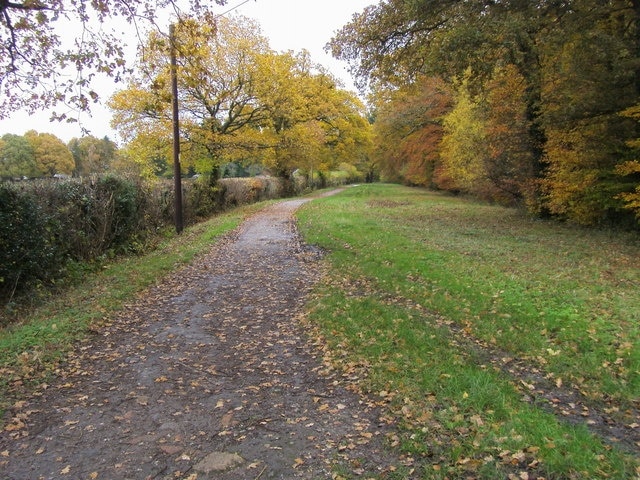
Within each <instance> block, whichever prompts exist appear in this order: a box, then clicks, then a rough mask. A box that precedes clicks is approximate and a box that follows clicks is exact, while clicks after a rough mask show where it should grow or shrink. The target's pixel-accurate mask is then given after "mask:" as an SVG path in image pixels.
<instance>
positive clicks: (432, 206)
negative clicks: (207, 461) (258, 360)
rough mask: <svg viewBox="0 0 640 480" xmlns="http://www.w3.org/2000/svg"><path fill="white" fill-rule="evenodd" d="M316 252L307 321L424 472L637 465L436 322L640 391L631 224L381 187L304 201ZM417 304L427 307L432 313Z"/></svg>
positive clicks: (570, 372) (609, 395)
mask: <svg viewBox="0 0 640 480" xmlns="http://www.w3.org/2000/svg"><path fill="white" fill-rule="evenodd" d="M298 217H299V219H300V228H301V230H302V232H303V234H304V236H305V238H306V239H307V241H308V242H310V243H313V244H316V245H319V246H321V247H324V248H326V249H328V250H329V251H330V255H329V257H328V259H329V263H330V266H331V268H330V273H329V276H328V277H327V279H326V281H325V282H324V283H323V285H322V286H321V287H320V288H319V290H318V293H317V297H316V299H315V300H314V301H313V302H312V306H311V308H312V311H311V316H310V319H311V321H312V322H314V324H316V325H318V326H319V328H320V330H321V334H322V335H323V336H324V337H325V338H326V339H327V341H328V342H329V343H330V345H331V346H332V347H333V348H332V351H334V352H340V353H339V354H338V353H335V354H334V355H335V356H336V358H335V360H336V363H337V364H338V365H341V368H346V369H354V370H356V371H360V370H361V371H363V372H365V373H362V374H361V375H362V376H363V377H366V378H365V379H364V380H363V384H362V388H364V389H366V390H367V391H368V392H369V393H370V394H371V395H373V396H374V398H378V400H379V401H380V404H381V405H386V406H387V407H388V408H389V409H390V410H391V411H392V412H393V413H394V414H395V415H394V416H395V418H396V419H397V418H400V419H401V425H402V427H403V432H404V433H403V435H401V436H399V437H398V438H395V439H390V442H391V444H393V445H397V446H398V447H400V448H402V449H403V450H404V452H405V454H406V455H408V456H409V459H410V461H409V463H411V462H414V463H413V464H412V465H413V466H412V468H414V469H416V470H417V471H421V472H422V476H423V478H465V477H466V476H472V477H473V478H507V476H508V475H513V476H514V477H513V478H547V479H549V478H619V479H624V478H635V477H636V475H638V473H639V471H638V470H637V469H638V465H639V464H638V458H637V457H632V456H631V455H628V454H625V453H624V452H622V451H619V450H617V449H616V448H612V447H611V446H608V445H605V444H604V443H603V442H602V441H601V440H600V439H598V438H596V437H595V436H593V435H592V434H590V433H589V432H588V430H587V429H586V427H582V426H577V427H576V426H570V425H568V424H566V423H564V422H561V421H559V420H558V419H557V418H556V417H554V416H553V415H551V414H548V413H545V411H543V410H542V409H540V408H537V407H536V405H535V404H530V403H527V402H523V401H522V393H521V392H519V391H518V389H517V388H516V385H515V382H514V381H513V379H512V378H509V377H508V376H507V375H505V374H504V373H502V372H501V371H499V370H497V369H494V368H493V367H492V366H491V365H486V364H485V362H483V359H482V358H478V355H477V354H476V353H474V351H473V350H471V349H465V348H463V347H461V344H460V342H459V341H458V339H457V338H456V335H455V334H454V333H453V332H455V330H452V329H450V328H448V327H447V325H446V324H447V322H454V323H456V324H457V325H458V331H460V329H463V330H464V332H466V333H467V334H469V335H472V336H473V337H475V338H477V339H480V340H481V341H483V342H485V343H486V344H488V345H492V346H493V347H495V348H496V349H500V350H502V351H504V352H505V353H506V354H507V355H512V356H514V357H517V358H522V359H525V360H526V361H528V362H529V363H531V364H532V365H533V366H534V367H535V368H538V369H539V371H540V372H542V374H543V375H545V376H546V377H547V378H549V379H551V380H552V381H553V382H555V383H557V384H563V385H565V386H571V387H572V388H575V389H577V390H580V391H581V392H582V393H583V394H585V395H586V396H588V397H590V398H591V399H592V401H594V402H596V403H602V404H603V405H604V408H610V409H621V410H624V409H625V408H626V407H630V406H637V401H638V398H640V379H639V376H640V348H638V347H639V346H640V345H639V344H640V342H639V339H640V323H639V320H640V289H639V288H638V286H639V285H640V245H639V244H638V239H637V235H635V236H634V235H633V234H628V235H627V234H621V233H615V234H614V233H610V232H599V231H593V230H584V229H579V228H576V227H572V226H568V225H560V224H557V223H551V222H544V221H538V220H532V219H529V218H526V217H523V216H522V215H521V214H520V213H519V212H517V211H515V210H509V209H504V208H501V207H496V206H487V205H481V204H477V203H473V202H470V201H466V200H463V199H460V198H455V197H451V196H446V195H440V194H436V193H431V192H427V191H424V190H418V189H408V188H403V187H399V186H391V185H371V186H370V185H365V186H359V187H354V188H351V189H348V190H346V191H345V192H343V193H342V194H340V195H337V196H334V197H327V198H324V199H321V200H317V201H315V202H312V203H310V204H307V205H305V206H304V207H303V208H302V209H301V211H300V212H299V215H298ZM430 312H431V313H430Z"/></svg>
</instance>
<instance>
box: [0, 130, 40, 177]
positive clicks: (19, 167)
mask: <svg viewBox="0 0 640 480" xmlns="http://www.w3.org/2000/svg"><path fill="white" fill-rule="evenodd" d="M39 175H40V171H39V170H38V165H37V163H36V156H35V152H34V148H33V146H32V145H31V143H30V142H29V140H27V139H26V138H25V137H23V136H22V135H14V134H12V133H7V134H5V135H3V136H2V141H1V142H0V177H5V178H16V177H37V176H39Z"/></svg>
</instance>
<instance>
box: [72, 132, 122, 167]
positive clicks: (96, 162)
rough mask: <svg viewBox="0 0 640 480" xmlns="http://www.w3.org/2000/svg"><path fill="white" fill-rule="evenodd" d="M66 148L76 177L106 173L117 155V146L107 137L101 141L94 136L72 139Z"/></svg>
mask: <svg viewBox="0 0 640 480" xmlns="http://www.w3.org/2000/svg"><path fill="white" fill-rule="evenodd" d="M68 148H69V150H70V151H71V154H72V155H73V161H74V163H75V168H74V170H73V173H74V175H76V176H85V175H90V174H94V173H96V174H100V173H104V172H106V171H107V170H108V169H109V167H110V166H111V164H112V163H113V161H114V160H115V157H116V153H117V146H116V144H115V143H113V142H112V141H111V140H109V138H108V137H104V138H102V139H100V138H96V137H94V136H91V135H89V136H86V137H82V138H72V139H71V141H70V142H69V144H68Z"/></svg>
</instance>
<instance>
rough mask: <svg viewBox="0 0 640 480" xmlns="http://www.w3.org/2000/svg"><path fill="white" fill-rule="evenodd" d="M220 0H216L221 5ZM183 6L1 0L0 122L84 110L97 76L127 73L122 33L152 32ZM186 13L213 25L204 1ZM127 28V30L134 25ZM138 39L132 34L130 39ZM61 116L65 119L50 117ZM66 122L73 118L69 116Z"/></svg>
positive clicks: (171, 2) (171, 0)
mask: <svg viewBox="0 0 640 480" xmlns="http://www.w3.org/2000/svg"><path fill="white" fill-rule="evenodd" d="M225 3H226V0H215V4H217V5H224V4H225ZM180 5H185V4H184V3H182V2H177V1H175V0H156V1H154V2H146V1H145V2H137V1H134V2H130V1H127V0H93V1H91V2H88V1H84V0H83V1H75V0H47V1H41V0H14V1H0V98H1V100H0V118H3V117H4V116H5V115H9V114H10V113H11V112H13V111H17V110H27V111H30V112H34V111H38V110H41V109H42V108H46V107H51V106H54V105H56V104H58V103H63V104H65V105H67V106H71V107H72V108H74V109H76V110H81V111H82V110H87V109H89V108H90V105H91V103H93V102H95V101H97V100H98V98H99V94H98V92H97V91H96V89H95V88H94V87H92V80H93V79H94V77H95V76H96V75H97V74H105V75H109V76H111V77H113V78H114V80H115V81H120V80H122V78H124V76H125V75H128V74H129V67H127V65H126V62H125V47H126V44H125V41H124V39H125V38H126V37H127V35H125V34H123V30H125V29H130V30H131V31H134V32H140V31H143V30H144V29H145V28H149V27H152V28H155V26H156V25H157V23H158V19H159V17H160V16H162V15H166V14H168V13H173V14H174V15H177V16H178V17H182V16H184V15H185V14H184V13H183V11H182V10H181V9H180ZM186 6H187V9H188V12H187V13H188V14H195V13H196V12H197V14H198V16H199V17H200V18H203V19H208V20H211V21H212V20H213V14H212V12H211V5H210V4H209V2H202V1H200V0H190V1H189V2H187V3H186ZM132 25H133V27H132ZM69 32H75V35H74V34H70V33H69ZM132 37H133V40H134V42H137V38H136V37H135V34H134V35H132ZM54 116H56V117H58V118H61V119H62V118H65V117H66V114H59V115H57V114H55V113H54ZM69 120H72V119H69Z"/></svg>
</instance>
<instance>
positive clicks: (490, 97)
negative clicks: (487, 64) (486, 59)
mask: <svg viewBox="0 0 640 480" xmlns="http://www.w3.org/2000/svg"><path fill="white" fill-rule="evenodd" d="M526 89H527V83H526V80H525V78H524V77H523V76H522V75H521V74H520V72H519V71H518V69H517V68H516V67H515V65H512V64H507V65H504V66H497V67H496V68H495V69H494V72H493V75H492V76H491V78H490V80H489V81H488V82H487V83H486V84H485V86H484V89H483V90H484V91H485V95H486V107H485V135H486V137H485V138H486V142H487V151H486V156H485V157H484V170H485V174H486V177H487V179H488V181H489V182H490V184H491V185H492V186H493V187H494V188H493V193H492V197H493V199H494V200H496V201H498V202H500V203H502V204H506V205H513V204H516V203H519V202H521V201H524V202H525V203H526V204H527V205H528V207H529V209H530V210H535V209H536V208H537V207H536V205H537V202H538V188H537V187H538V186H537V167H536V160H535V157H534V153H533V147H532V142H533V140H532V138H531V121H530V120H529V117H528V115H527V98H526V97H527V91H526Z"/></svg>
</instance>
